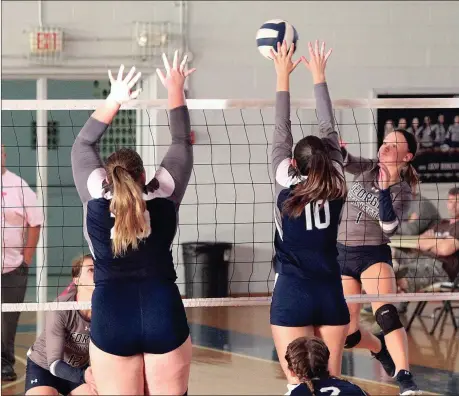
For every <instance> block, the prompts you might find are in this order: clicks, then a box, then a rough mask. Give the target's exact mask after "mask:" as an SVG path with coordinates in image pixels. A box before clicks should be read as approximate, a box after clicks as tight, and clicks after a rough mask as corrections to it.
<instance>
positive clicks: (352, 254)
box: [336, 243, 392, 282]
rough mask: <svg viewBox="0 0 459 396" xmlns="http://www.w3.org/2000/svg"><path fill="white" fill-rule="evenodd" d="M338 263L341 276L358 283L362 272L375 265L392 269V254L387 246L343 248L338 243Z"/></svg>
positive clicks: (343, 246)
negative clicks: (383, 264) (381, 264)
mask: <svg viewBox="0 0 459 396" xmlns="http://www.w3.org/2000/svg"><path fill="white" fill-rule="evenodd" d="M336 247H337V248H338V262H339V265H340V267H341V275H346V276H350V277H352V278H354V279H356V280H358V281H359V282H360V277H361V275H362V272H364V271H365V270H367V269H368V268H370V267H371V266H372V265H373V264H376V263H387V264H389V265H390V266H391V267H392V253H391V250H390V247H389V246H388V245H374V246H371V245H367V246H345V245H342V244H340V243H338V244H337V245H336Z"/></svg>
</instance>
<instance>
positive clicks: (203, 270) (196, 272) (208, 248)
mask: <svg viewBox="0 0 459 396" xmlns="http://www.w3.org/2000/svg"><path fill="white" fill-rule="evenodd" d="M182 249H183V262H184V264H185V292H186V297H187V298H210V297H228V268H229V258H230V256H231V249H232V244H231V243H226V242H187V243H182Z"/></svg>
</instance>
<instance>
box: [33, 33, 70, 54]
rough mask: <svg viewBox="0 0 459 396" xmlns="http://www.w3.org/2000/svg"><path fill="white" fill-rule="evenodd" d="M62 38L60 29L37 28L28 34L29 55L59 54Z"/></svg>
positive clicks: (61, 47)
mask: <svg viewBox="0 0 459 396" xmlns="http://www.w3.org/2000/svg"><path fill="white" fill-rule="evenodd" d="M63 38H64V37H63V32H62V30H61V29H56V28H38V29H36V30H35V31H33V32H31V33H30V53H31V54H33V55H47V54H54V55H55V54H58V53H61V52H62V49H63V42H64V40H63Z"/></svg>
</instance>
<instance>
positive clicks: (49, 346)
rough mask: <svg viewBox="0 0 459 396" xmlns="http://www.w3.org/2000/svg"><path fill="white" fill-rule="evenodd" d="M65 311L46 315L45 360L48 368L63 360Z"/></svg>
mask: <svg viewBox="0 0 459 396" xmlns="http://www.w3.org/2000/svg"><path fill="white" fill-rule="evenodd" d="M66 316H67V315H66V311H50V312H47V314H46V321H45V332H46V358H47V360H48V366H49V367H51V366H52V365H53V363H54V362H56V361H58V360H63V359H64V347H65V326H66Z"/></svg>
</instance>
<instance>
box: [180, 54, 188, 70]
mask: <svg viewBox="0 0 459 396" xmlns="http://www.w3.org/2000/svg"><path fill="white" fill-rule="evenodd" d="M187 60H188V54H186V55H185V56H184V57H183V60H182V63H180V73H182V74H183V70H184V69H185V65H186V61H187Z"/></svg>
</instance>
